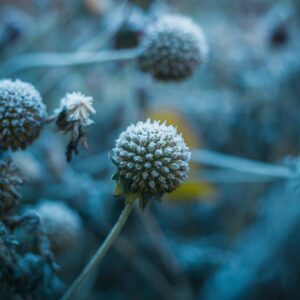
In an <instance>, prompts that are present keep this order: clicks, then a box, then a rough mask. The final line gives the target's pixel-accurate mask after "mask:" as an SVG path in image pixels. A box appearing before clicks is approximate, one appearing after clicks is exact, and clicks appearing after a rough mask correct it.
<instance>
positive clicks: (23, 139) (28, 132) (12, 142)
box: [0, 79, 46, 150]
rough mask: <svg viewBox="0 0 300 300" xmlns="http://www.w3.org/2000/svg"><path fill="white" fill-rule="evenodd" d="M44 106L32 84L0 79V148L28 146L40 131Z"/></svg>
mask: <svg viewBox="0 0 300 300" xmlns="http://www.w3.org/2000/svg"><path fill="white" fill-rule="evenodd" d="M45 117H46V108H45V105H44V104H43V103H42V99H41V96H40V94H39V92H38V91H37V90H36V89H35V88H34V86H33V85H31V84H29V83H26V82H23V81H21V80H15V81H13V80H10V79H4V80H0V150H8V149H11V150H18V149H25V148H27V147H28V146H29V145H30V144H31V143H32V142H33V141H34V140H36V139H37V138H38V136H39V134H40V132H41V129H42V127H43V123H44V120H45Z"/></svg>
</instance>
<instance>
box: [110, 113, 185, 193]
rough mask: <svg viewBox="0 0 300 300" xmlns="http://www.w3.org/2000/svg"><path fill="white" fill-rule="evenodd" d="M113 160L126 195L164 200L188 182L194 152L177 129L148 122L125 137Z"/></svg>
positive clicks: (134, 127)
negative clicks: (167, 194) (168, 194)
mask: <svg viewBox="0 0 300 300" xmlns="http://www.w3.org/2000/svg"><path fill="white" fill-rule="evenodd" d="M112 160H113V162H114V163H115V165H116V166H117V177H118V180H119V181H120V182H121V183H122V185H123V187H124V190H125V192H130V193H139V194H143V195H145V194H147V195H149V197H150V196H151V195H152V196H158V197H160V196H161V195H162V194H164V193H170V192H172V191H174V190H176V188H177V187H178V186H179V185H180V184H181V183H182V181H183V180H184V179H186V178H187V173H188V171H189V164H188V163H189V160H190V151H189V149H188V147H187V145H186V144H185V142H184V140H183V138H182V136H181V135H180V134H178V133H177V130H176V128H175V127H173V126H167V125H166V124H165V123H160V121H153V122H152V121H150V120H149V119H148V120H147V121H146V122H138V123H137V124H136V125H130V126H129V127H128V128H127V129H126V130H125V131H124V132H123V133H121V135H120V137H119V138H118V139H117V141H116V145H115V148H114V149H113V154H112ZM147 197H148V196H147ZM149 197H148V198H149Z"/></svg>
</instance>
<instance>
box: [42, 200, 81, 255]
mask: <svg viewBox="0 0 300 300" xmlns="http://www.w3.org/2000/svg"><path fill="white" fill-rule="evenodd" d="M36 210H37V211H38V213H39V214H40V215H41V219H42V220H43V222H44V225H45V228H46V231H47V235H48V237H49V240H50V241H51V248H52V249H53V251H55V252H63V251H65V250H67V249H70V248H72V247H73V246H75V245H76V243H77V242H78V241H79V240H80V238H81V234H82V223H81V219H80V217H79V215H78V214H77V213H76V212H75V211H74V210H72V209H71V208H69V207H68V206H67V205H66V204H65V203H63V202H58V201H51V200H43V201H42V202H41V203H39V204H38V205H37V207H36Z"/></svg>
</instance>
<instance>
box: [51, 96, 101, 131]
mask: <svg viewBox="0 0 300 300" xmlns="http://www.w3.org/2000/svg"><path fill="white" fill-rule="evenodd" d="M55 112H56V114H58V115H59V114H64V117H65V122H67V123H72V122H78V123H79V125H81V126H87V125H91V124H93V123H94V122H93V121H92V120H91V119H90V114H94V113H95V112H96V111H95V109H94V108H93V98H92V97H86V96H84V95H83V94H81V93H76V92H73V93H68V94H66V96H65V97H64V98H62V99H61V102H60V107H59V109H57V110H56V111H55Z"/></svg>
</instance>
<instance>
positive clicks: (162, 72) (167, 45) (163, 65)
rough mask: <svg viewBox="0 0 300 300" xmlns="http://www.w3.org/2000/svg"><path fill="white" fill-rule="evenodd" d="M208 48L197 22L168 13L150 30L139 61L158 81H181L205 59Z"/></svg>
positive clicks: (146, 35) (151, 26) (143, 43)
mask: <svg viewBox="0 0 300 300" xmlns="http://www.w3.org/2000/svg"><path fill="white" fill-rule="evenodd" d="M207 51H208V47H207V43H206V39H205V36H204V33H203V32H202V30H201V28H200V27H199V26H197V25H196V24H195V23H194V22H193V21H191V20H190V19H189V18H187V17H183V16H178V15H175V16H164V17H162V18H161V19H159V20H158V21H157V22H155V23H154V24H152V25H150V26H149V28H148V29H147V30H146V33H145V37H144V39H143V41H142V53H141V55H140V57H139V59H138V63H139V67H140V69H141V70H142V71H144V72H148V73H150V74H152V76H153V77H154V78H156V79H158V80H164V81H172V80H174V81H178V80H183V79H185V78H187V77H189V76H190V75H192V73H193V72H194V71H195V69H196V68H197V67H199V66H200V65H202V64H203V63H204V62H205V60H206V56H207Z"/></svg>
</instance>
